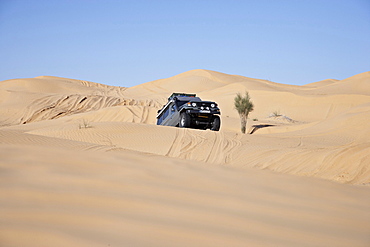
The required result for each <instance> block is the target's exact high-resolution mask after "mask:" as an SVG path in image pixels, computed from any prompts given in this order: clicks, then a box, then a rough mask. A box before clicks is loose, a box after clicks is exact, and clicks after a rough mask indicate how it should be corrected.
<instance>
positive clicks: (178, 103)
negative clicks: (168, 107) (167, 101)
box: [176, 100, 189, 108]
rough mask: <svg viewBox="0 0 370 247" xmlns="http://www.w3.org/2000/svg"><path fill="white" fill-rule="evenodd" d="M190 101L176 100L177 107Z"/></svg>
mask: <svg viewBox="0 0 370 247" xmlns="http://www.w3.org/2000/svg"><path fill="white" fill-rule="evenodd" d="M188 102H189V101H180V100H177V101H176V106H177V108H180V107H181V106H182V105H184V104H186V103H188Z"/></svg>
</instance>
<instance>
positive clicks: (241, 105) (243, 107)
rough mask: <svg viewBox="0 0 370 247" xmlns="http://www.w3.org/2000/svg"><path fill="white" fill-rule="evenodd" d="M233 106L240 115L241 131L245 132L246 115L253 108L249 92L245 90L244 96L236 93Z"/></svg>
mask: <svg viewBox="0 0 370 247" xmlns="http://www.w3.org/2000/svg"><path fill="white" fill-rule="evenodd" d="M234 106H235V109H236V110H237V111H238V113H239V116H240V125H241V126H240V127H241V131H242V133H243V134H245V131H246V126H247V119H248V115H249V113H250V112H251V111H253V108H254V105H253V103H252V101H251V98H250V96H249V93H248V92H247V91H245V95H244V96H242V95H241V93H237V94H236V96H235V98H234Z"/></svg>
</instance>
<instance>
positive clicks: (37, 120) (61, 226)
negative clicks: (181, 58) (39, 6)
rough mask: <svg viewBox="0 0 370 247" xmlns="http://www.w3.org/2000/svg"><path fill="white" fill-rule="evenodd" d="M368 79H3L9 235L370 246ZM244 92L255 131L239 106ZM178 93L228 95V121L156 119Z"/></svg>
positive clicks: (201, 73)
mask: <svg viewBox="0 0 370 247" xmlns="http://www.w3.org/2000/svg"><path fill="white" fill-rule="evenodd" d="M369 85H370V73H369V72H366V73H362V74H359V75H356V76H353V77H351V78H347V79H345V80H342V81H338V80H324V81H320V82H316V83H311V84H308V85H306V86H291V85H283V84H278V83H274V82H270V81H265V80H259V79H253V78H247V77H243V76H234V75H226V74H222V73H218V72H214V71H207V70H194V71H188V72H185V73H182V74H180V75H177V76H174V77H171V78H167V79H162V80H157V81H153V82H148V83H144V84H142V85H138V86H135V87H132V88H120V87H112V86H106V85H102V84H98V83H93V82H86V81H80V80H73V79H66V78H57V77H37V78H32V79H16V80H8V81H3V82H0V126H2V127H0V176H1V179H0V183H1V186H0V195H1V197H0V198H1V199H0V207H1V210H0V214H1V215H0V218H1V219H2V220H1V223H0V243H1V246H3V245H4V246H109V245H110V246H123V245H125V246H246V245H249V246H368V244H369V243H370V238H369V236H370V224H369V222H370V215H369V213H368V212H369V209H370V200H369V198H370V197H369V192H370V190H369V187H368V186H366V185H369V184H370V166H369V164H370V141H369V140H370V134H369V133H370V124H368V120H369V119H370V87H369ZM245 90H248V91H249V92H250V94H251V96H252V100H253V102H254V103H255V111H254V112H252V114H251V116H250V120H249V122H248V129H249V131H250V132H253V134H252V135H242V134H240V133H239V119H238V115H237V114H236V111H235V110H234V109H233V98H234V97H235V94H236V92H244V91H245ZM174 91H176V92H187V93H197V94H198V95H200V96H201V97H202V99H204V100H214V101H216V102H217V103H219V106H220V108H221V111H222V128H221V131H220V132H212V131H199V130H193V129H179V128H172V127H163V126H156V125H155V115H156V112H157V110H158V109H159V108H160V107H161V106H162V104H164V103H165V102H166V98H167V97H168V96H169V95H170V94H171V93H172V92H174ZM273 112H275V115H276V114H277V113H278V114H279V115H280V116H275V117H273V116H272V115H271V114H272V113H273ZM252 119H254V120H255V121H253V120H252ZM256 168H258V169H256ZM261 169H264V171H262V170H261ZM267 170H270V171H267ZM271 171H273V172H271ZM315 177H316V178H315ZM317 178H324V179H326V180H329V181H325V180H320V179H317ZM338 182H340V183H338ZM341 183H342V184H341ZM343 183H344V184H343ZM349 184H354V185H356V186H353V185H349Z"/></svg>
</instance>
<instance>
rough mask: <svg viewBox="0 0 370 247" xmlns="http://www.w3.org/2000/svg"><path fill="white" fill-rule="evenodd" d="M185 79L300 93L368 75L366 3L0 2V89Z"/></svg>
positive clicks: (369, 16)
mask: <svg viewBox="0 0 370 247" xmlns="http://www.w3.org/2000/svg"><path fill="white" fill-rule="evenodd" d="M192 69H209V70H215V71H219V72H224V73H227V74H237V75H243V76H247V77H253V78H260V79H268V80H271V81H275V82H279V83H287V84H296V85H303V84H307V83H311V82H315V81H319V80H323V79H328V78H334V79H345V78H347V77H350V76H353V75H355V74H358V73H362V72H365V71H369V70H370V0H253V1H249V0H244V1H243V0H212V1H211V0H210V1H207V0H184V1H182V0H167V1H166V0H151V1H149V0H148V1H144V0H132V1H129V0H126V1H125V0H121V1H118V0H117V1H113V0H104V1H103V0H101V1H94V0H70V1H69V0H44V1H42V0H0V81H1V80H7V79H14V78H29V77H36V76H41V75H51V76H61V77H67V78H74V79H82V80H89V81H94V82H99V83H104V84H108V85H115V86H124V87H129V86H133V85H138V84H141V83H144V82H148V81H152V80H156V79H161V78H167V77H170V76H174V75H176V74H179V73H182V72H185V71H188V70H192Z"/></svg>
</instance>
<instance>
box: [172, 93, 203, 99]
mask: <svg viewBox="0 0 370 247" xmlns="http://www.w3.org/2000/svg"><path fill="white" fill-rule="evenodd" d="M196 96H197V95H196V94H189V93H173V94H172V95H171V96H170V97H169V98H168V100H171V99H173V98H174V97H196Z"/></svg>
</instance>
